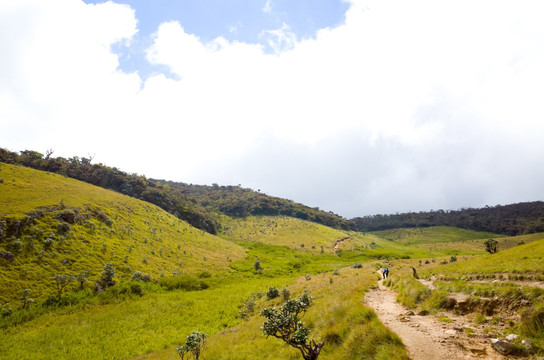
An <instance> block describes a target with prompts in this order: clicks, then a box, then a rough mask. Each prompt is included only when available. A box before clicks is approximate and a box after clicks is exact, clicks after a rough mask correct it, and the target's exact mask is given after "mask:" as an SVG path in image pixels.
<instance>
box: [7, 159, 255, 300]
mask: <svg viewBox="0 0 544 360" xmlns="http://www.w3.org/2000/svg"><path fill="white" fill-rule="evenodd" d="M0 177H1V178H3V179H4V182H3V183H0V220H3V224H4V225H3V227H4V231H3V232H4V235H3V238H0V240H1V241H0V251H9V252H11V253H12V254H14V260H13V261H7V260H4V259H1V258H0V302H7V301H13V300H15V299H17V298H18V297H19V296H20V293H21V291H22V290H23V289H27V288H28V289H30V290H31V294H30V296H31V297H32V298H34V299H43V298H45V297H47V296H50V295H51V294H52V293H54V292H55V291H56V290H55V286H56V285H55V282H54V281H53V276H54V275H56V274H77V273H78V272H80V271H83V270H90V273H91V274H90V276H89V280H90V282H91V283H92V282H93V280H94V279H96V278H98V277H99V276H100V271H101V270H102V268H103V265H104V264H105V263H112V264H114V265H115V267H116V270H117V271H116V275H117V277H118V278H119V279H128V278H130V276H131V275H132V274H133V272H135V271H141V272H142V273H146V274H150V275H151V277H152V278H154V279H156V278H158V277H160V276H164V275H172V274H173V273H174V272H176V273H196V272H200V271H203V270H207V271H219V270H226V269H228V268H229V265H230V263H231V262H232V261H236V260H239V259H242V258H243V257H244V256H245V250H244V249H243V248H242V247H240V246H238V245H236V244H234V243H232V242H229V241H226V240H224V239H221V238H219V237H216V236H212V235H210V234H208V233H205V232H204V231H202V230H199V229H196V228H193V227H192V226H190V225H188V224H187V223H185V222H184V221H182V220H179V219H177V218H176V217H174V216H172V215H170V214H168V213H166V212H165V211H163V210H162V209H160V208H158V207H156V206H154V205H151V204H149V203H146V202H143V201H139V200H136V199H133V198H130V197H128V196H124V195H122V194H119V193H116V192H113V191H108V190H105V189H102V188H99V187H95V186H92V185H89V184H86V183H83V182H79V181H76V180H73V179H69V178H65V177H63V176H60V175H56V174H51V173H46V172H42V171H37V170H32V169H28V168H24V167H17V166H12V165H6V164H0ZM48 239H49V240H48ZM47 243H48V244H47ZM73 286H76V284H75V283H74V284H73Z"/></svg>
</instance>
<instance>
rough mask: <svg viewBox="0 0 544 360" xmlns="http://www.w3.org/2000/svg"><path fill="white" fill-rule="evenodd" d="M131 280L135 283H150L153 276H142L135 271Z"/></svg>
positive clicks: (139, 272)
mask: <svg viewBox="0 0 544 360" xmlns="http://www.w3.org/2000/svg"><path fill="white" fill-rule="evenodd" d="M131 279H132V280H134V281H143V282H150V281H151V275H149V274H142V272H141V271H135V272H134V273H133V274H132V277H131Z"/></svg>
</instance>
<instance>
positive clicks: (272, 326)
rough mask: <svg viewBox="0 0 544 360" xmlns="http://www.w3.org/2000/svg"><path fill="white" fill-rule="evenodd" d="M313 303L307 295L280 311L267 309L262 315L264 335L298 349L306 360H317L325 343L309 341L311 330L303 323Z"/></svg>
mask: <svg viewBox="0 0 544 360" xmlns="http://www.w3.org/2000/svg"><path fill="white" fill-rule="evenodd" d="M311 303H312V297H311V296H310V295H308V294H307V293H304V294H302V295H301V296H300V297H299V298H298V299H293V300H287V301H286V302H285V303H284V304H283V305H282V307H281V308H280V309H279V310H276V309H275V308H271V309H270V308H266V309H264V310H263V311H261V315H262V316H264V317H265V318H266V321H265V322H264V323H263V327H262V330H263V335H266V337H267V338H268V337H269V336H274V337H276V338H278V339H281V340H283V341H285V343H287V344H288V345H290V346H292V347H294V348H297V349H298V350H299V351H300V352H301V354H302V357H303V358H304V360H316V359H317V357H318V356H319V353H320V352H321V348H322V347H323V345H324V344H325V343H324V342H321V343H317V342H316V341H315V340H313V339H308V336H309V334H310V329H308V328H307V327H305V326H304V323H303V322H302V321H301V320H302V318H303V317H304V315H306V311H307V310H308V308H309V307H310V305H311Z"/></svg>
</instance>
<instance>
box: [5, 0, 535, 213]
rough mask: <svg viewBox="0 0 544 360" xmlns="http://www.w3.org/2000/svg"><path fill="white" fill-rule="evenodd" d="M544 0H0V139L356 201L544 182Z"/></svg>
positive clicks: (526, 190)
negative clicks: (543, 17) (543, 0)
mask: <svg viewBox="0 0 544 360" xmlns="http://www.w3.org/2000/svg"><path fill="white" fill-rule="evenodd" d="M543 14H544V2H542V1H540V0H535V1H528V0H527V1H525V0H522V1H501V0H480V1H465V0H456V1H435V0H428V1H424V0H421V1H420V0H417V1H416V0H380V1H372V0H231V1H228V2H227V1H223V0H176V1H174V0H153V1H149V0H117V1H108V2H104V1H81V0H48V1H43V0H0V129H1V130H0V147H3V148H6V149H9V150H12V151H23V150H27V149H28V150H35V151H39V152H42V153H45V152H46V150H47V149H53V150H54V153H53V156H62V157H66V158H69V157H73V156H79V157H87V158H89V157H92V158H93V163H103V164H105V165H108V166H114V167H117V168H119V169H121V170H123V171H126V172H128V173H137V174H141V175H145V176H147V177H148V178H155V179H167V180H173V181H180V182H185V183H193V184H212V183H217V184H220V185H238V184H240V185H241V186H243V187H248V188H252V189H255V190H260V191H261V192H264V193H267V194H269V195H273V196H279V197H283V198H287V199H291V200H294V201H297V202H301V203H303V204H306V205H308V206H312V207H319V208H320V209H323V210H326V211H333V212H335V213H337V214H340V215H342V216H344V217H346V218H352V217H356V216H366V215H373V214H390V213H397V212H407V211H428V210H431V209H434V210H438V209H444V210H455V209H460V208H467V207H483V206H486V205H490V206H494V205H497V204H503V205H504V204H510V203H517V202H522V201H536V200H544V186H543V185H542V184H544V141H543V135H544V65H543V64H544V22H543V21H542V20H541V19H542V16H543Z"/></svg>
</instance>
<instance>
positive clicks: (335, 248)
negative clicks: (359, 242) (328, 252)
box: [334, 236, 351, 251]
mask: <svg viewBox="0 0 544 360" xmlns="http://www.w3.org/2000/svg"><path fill="white" fill-rule="evenodd" d="M349 239H351V236H348V237H345V238H342V239H340V240H336V243H335V244H334V251H337V250H338V248H339V247H340V245H341V244H342V243H343V242H344V241H346V240H349Z"/></svg>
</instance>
